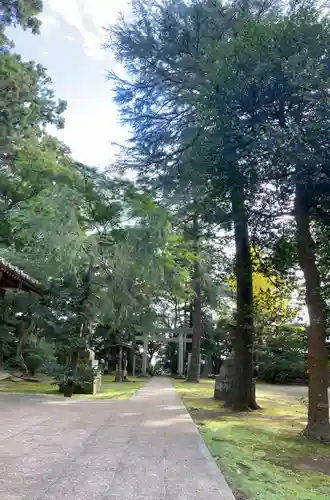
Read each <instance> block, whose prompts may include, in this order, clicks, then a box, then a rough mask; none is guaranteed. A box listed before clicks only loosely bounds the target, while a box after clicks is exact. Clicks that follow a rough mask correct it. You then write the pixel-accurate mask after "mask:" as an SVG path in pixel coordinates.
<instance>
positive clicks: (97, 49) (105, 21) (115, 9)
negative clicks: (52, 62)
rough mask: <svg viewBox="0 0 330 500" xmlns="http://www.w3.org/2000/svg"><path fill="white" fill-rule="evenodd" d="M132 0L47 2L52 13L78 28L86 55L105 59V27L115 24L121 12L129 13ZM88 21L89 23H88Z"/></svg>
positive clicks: (53, 0)
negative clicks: (103, 45)
mask: <svg viewBox="0 0 330 500" xmlns="http://www.w3.org/2000/svg"><path fill="white" fill-rule="evenodd" d="M130 3H131V2H130V0H117V1H114V0H80V1H79V0H47V4H48V6H49V7H50V8H51V9H52V11H54V12H56V13H57V14H59V15H60V16H61V17H62V18H63V19H64V21H65V22H66V23H67V24H68V25H70V26H72V27H74V28H76V30H78V32H79V34H80V36H81V37H82V40H83V48H84V51H85V54H86V55H87V56H89V57H93V58H95V59H103V57H104V50H103V49H102V44H103V43H104V42H105V41H106V33H105V31H104V29H103V28H104V27H107V26H109V25H110V24H111V23H113V22H114V21H115V20H116V18H117V16H118V14H119V12H120V11H127V10H128V9H129V6H130ZM86 21H88V22H86Z"/></svg>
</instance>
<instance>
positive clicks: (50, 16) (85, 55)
mask: <svg viewBox="0 0 330 500" xmlns="http://www.w3.org/2000/svg"><path fill="white" fill-rule="evenodd" d="M129 3H130V2H129V0H44V11H43V13H42V14H41V16H40V18H41V21H42V27H41V33H40V35H32V34H30V33H27V32H24V31H23V30H22V29H21V28H18V27H17V28H11V29H9V30H8V36H9V37H10V38H11V39H12V40H14V43H15V45H16V50H17V52H18V53H19V54H21V55H22V58H23V60H34V61H37V62H39V63H41V64H42V65H43V66H45V67H46V68H47V70H48V74H49V76H50V77H51V78H52V81H53V85H52V86H53V89H54V90H55V93H56V96H57V97H59V98H61V99H64V100H66V101H67V102H68V108H67V111H66V113H65V122H66V125H65V129H64V130H63V131H59V132H57V131H56V135H58V137H59V138H60V139H61V140H62V141H63V142H65V143H66V144H67V145H68V146H69V147H70V148H71V151H72V154H73V157H74V158H75V159H76V160H78V161H81V162H83V163H86V164H88V165H93V166H97V167H106V166H108V165H109V164H111V161H112V160H113V158H114V156H115V153H116V151H117V149H116V147H115V146H114V145H113V144H112V143H113V142H119V143H123V142H124V141H125V139H126V138H127V136H128V133H127V131H125V130H124V129H123V127H121V125H120V124H119V117H118V112H117V109H116V106H115V104H114V103H113V102H112V92H111V85H110V82H108V81H107V72H108V71H109V70H110V69H111V70H113V69H115V70H118V69H119V68H118V66H117V65H116V63H115V61H114V58H113V56H112V53H111V50H109V49H108V50H104V49H103V48H102V44H103V43H104V42H106V41H107V39H106V32H105V30H104V27H107V26H109V25H110V24H112V23H113V22H115V21H116V19H117V17H118V14H119V12H120V11H122V12H124V13H127V12H129ZM52 132H53V131H52Z"/></svg>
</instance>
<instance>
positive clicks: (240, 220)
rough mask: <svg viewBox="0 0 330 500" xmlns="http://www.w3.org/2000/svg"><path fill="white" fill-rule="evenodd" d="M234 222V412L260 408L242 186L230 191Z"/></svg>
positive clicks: (248, 252) (250, 265)
mask: <svg viewBox="0 0 330 500" xmlns="http://www.w3.org/2000/svg"><path fill="white" fill-rule="evenodd" d="M232 210H233V217H234V224H235V246H236V287H237V298H236V300H237V316H236V331H235V332H234V339H233V350H234V366H235V369H234V380H233V394H232V398H231V402H232V404H231V405H232V407H233V409H234V410H235V411H246V410H253V409H257V408H259V407H258V405H257V403H256V400H255V395H254V391H253V381H252V378H253V289H252V261H251V250H250V241H249V232H248V220H247V213H246V208H245V199H244V191H243V189H239V188H238V187H237V188H235V189H234V190H233V192H232Z"/></svg>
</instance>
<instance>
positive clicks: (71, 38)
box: [63, 35, 76, 42]
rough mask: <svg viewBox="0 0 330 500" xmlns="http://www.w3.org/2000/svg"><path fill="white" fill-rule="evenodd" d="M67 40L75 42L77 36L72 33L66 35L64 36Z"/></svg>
mask: <svg viewBox="0 0 330 500" xmlns="http://www.w3.org/2000/svg"><path fill="white" fill-rule="evenodd" d="M63 38H65V39H66V40H70V41H71V42H75V41H76V38H75V37H74V36H70V35H64V37H63Z"/></svg>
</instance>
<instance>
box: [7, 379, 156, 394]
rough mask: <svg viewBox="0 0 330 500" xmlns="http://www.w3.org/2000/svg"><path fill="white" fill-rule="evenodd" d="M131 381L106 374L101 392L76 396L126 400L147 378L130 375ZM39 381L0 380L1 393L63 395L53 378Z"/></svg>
mask: <svg viewBox="0 0 330 500" xmlns="http://www.w3.org/2000/svg"><path fill="white" fill-rule="evenodd" d="M128 379H129V382H124V383H122V384H116V383H115V381H114V377H113V376H111V375H104V376H103V377H102V392H101V393H99V394H96V395H95V396H93V395H87V394H75V395H74V396H73V397H74V398H79V399H86V398H87V399H90V398H92V399H116V400H125V399H129V398H130V397H131V396H133V394H134V393H135V392H136V391H137V390H138V389H140V387H142V386H143V385H144V383H145V382H146V380H147V379H143V378H134V377H128ZM38 380H40V382H39V383H34V382H25V381H23V380H21V381H19V382H12V381H10V380H2V381H0V393H1V392H6V393H16V394H30V395H31V394H32V395H33V394H34V395H38V396H58V397H63V394H60V393H59V392H58V390H57V386H54V385H51V382H52V379H51V378H49V377H45V376H38Z"/></svg>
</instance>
